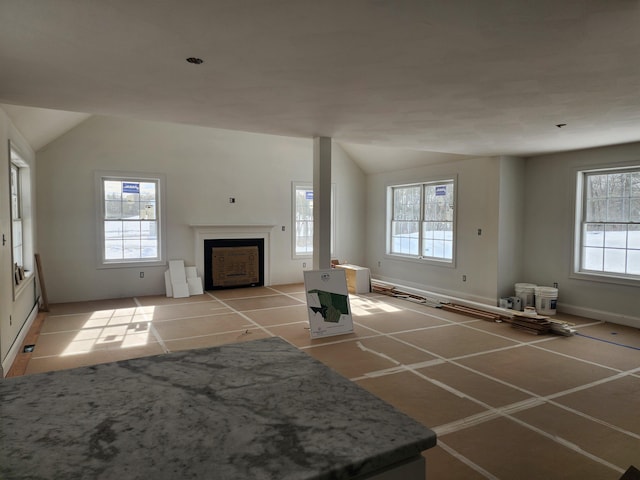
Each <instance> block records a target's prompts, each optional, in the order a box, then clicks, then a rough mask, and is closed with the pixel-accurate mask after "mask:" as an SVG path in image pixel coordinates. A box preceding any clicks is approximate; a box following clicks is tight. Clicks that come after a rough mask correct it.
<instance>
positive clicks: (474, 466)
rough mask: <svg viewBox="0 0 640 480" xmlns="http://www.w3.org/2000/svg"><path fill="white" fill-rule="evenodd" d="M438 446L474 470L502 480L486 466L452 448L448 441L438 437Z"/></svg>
mask: <svg viewBox="0 0 640 480" xmlns="http://www.w3.org/2000/svg"><path fill="white" fill-rule="evenodd" d="M438 446H439V447H441V448H442V449H443V450H444V451H445V452H447V453H448V454H449V455H451V456H452V457H454V458H456V459H458V460H460V462H462V463H463V464H465V465H466V466H468V467H469V468H471V469H472V470H474V471H476V472H477V473H479V474H480V475H482V476H483V477H485V478H488V479H490V480H500V478H499V477H496V476H495V475H493V474H492V473H490V472H489V471H488V470H485V469H484V468H482V467H481V466H480V465H478V464H477V463H475V462H474V461H472V460H471V459H469V458H467V457H465V456H464V455H462V454H461V453H460V452H458V451H456V450H455V449H453V448H451V447H450V446H449V445H447V444H446V443H444V442H442V441H440V439H438Z"/></svg>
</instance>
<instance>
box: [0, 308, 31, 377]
mask: <svg viewBox="0 0 640 480" xmlns="http://www.w3.org/2000/svg"><path fill="white" fill-rule="evenodd" d="M38 308H39V305H38V302H36V303H35V305H34V306H33V308H32V309H31V312H30V313H29V316H28V317H27V321H26V322H24V324H23V325H22V328H21V329H20V333H18V336H17V337H16V339H15V341H14V342H13V345H11V348H10V349H9V352H8V353H7V356H6V357H4V360H2V368H1V370H2V371H1V372H0V373H1V374H2V378H4V377H6V376H7V374H8V373H9V370H10V369H11V365H13V362H15V360H16V357H17V356H18V354H19V353H20V349H21V348H22V344H23V342H24V339H25V337H26V336H27V334H28V333H29V330H30V329H31V325H33V322H34V320H35V319H36V317H37V316H38Z"/></svg>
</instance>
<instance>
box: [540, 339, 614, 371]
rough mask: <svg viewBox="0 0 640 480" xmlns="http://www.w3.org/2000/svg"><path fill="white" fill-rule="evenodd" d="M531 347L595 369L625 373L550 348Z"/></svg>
mask: <svg viewBox="0 0 640 480" xmlns="http://www.w3.org/2000/svg"><path fill="white" fill-rule="evenodd" d="M531 346H532V347H533V348H537V349H539V350H542V351H543V352H547V353H551V354H555V355H560V356H561V357H566V358H569V359H571V360H576V361H578V362H582V363H586V364H588V365H593V366H594V367H600V368H604V369H607V370H613V371H614V372H623V371H624V370H622V369H620V368H616V367H610V366H608V365H603V364H601V363H598V362H594V361H591V360H587V359H585V358H580V357H574V356H573V355H569V354H566V353H562V352H556V351H555V350H549V349H548V348H544V347H540V346H538V345H531Z"/></svg>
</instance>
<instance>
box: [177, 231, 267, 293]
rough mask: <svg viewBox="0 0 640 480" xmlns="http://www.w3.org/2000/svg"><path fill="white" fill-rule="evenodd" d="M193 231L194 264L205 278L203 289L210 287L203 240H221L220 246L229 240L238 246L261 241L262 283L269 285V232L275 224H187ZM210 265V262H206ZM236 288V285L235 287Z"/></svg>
mask: <svg viewBox="0 0 640 480" xmlns="http://www.w3.org/2000/svg"><path fill="white" fill-rule="evenodd" d="M189 226H190V227H191V229H192V230H193V233H194V254H195V264H196V270H197V271H198V274H199V275H200V276H201V277H202V278H203V279H204V280H205V290H209V289H211V288H210V286H209V287H207V280H206V265H205V241H208V240H221V241H223V242H221V243H219V244H218V245H220V246H223V247H224V246H226V245H228V244H229V242H231V246H233V244H234V243H235V245H238V246H244V245H242V243H244V242H246V241H251V242H254V241H256V240H258V241H261V243H262V259H261V261H260V264H261V266H262V282H261V284H262V285H266V286H268V285H270V284H271V282H270V258H271V255H270V245H271V232H272V230H273V228H274V227H275V225H203V224H195V225H189ZM208 264H209V265H211V262H210V261H209V262H208ZM235 288H238V287H235Z"/></svg>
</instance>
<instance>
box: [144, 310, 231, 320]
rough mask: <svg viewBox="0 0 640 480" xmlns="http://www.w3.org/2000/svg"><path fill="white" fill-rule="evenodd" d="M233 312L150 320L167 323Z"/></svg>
mask: <svg viewBox="0 0 640 480" xmlns="http://www.w3.org/2000/svg"><path fill="white" fill-rule="evenodd" d="M227 308H228V307H225V309H227ZM233 313H236V312H218V313H206V314H204V315H192V316H188V317H175V318H165V319H160V318H159V319H156V320H150V321H152V322H154V323H167V322H174V321H181V320H191V319H198V318H206V317H215V316H222V315H231V314H233Z"/></svg>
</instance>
